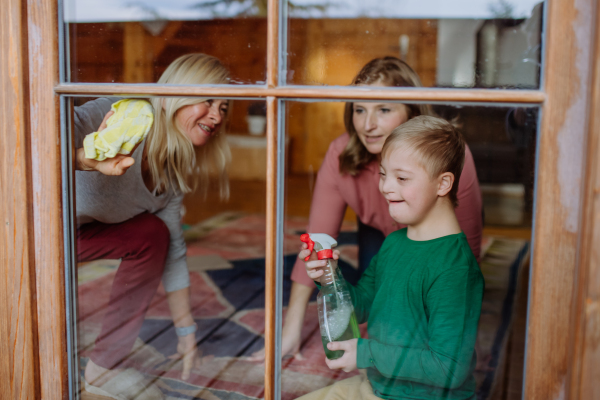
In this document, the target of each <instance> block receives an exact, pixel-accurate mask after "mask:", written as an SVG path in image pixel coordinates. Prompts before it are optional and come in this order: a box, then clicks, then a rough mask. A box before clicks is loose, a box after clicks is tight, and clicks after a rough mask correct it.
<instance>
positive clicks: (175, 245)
mask: <svg viewBox="0 0 600 400" xmlns="http://www.w3.org/2000/svg"><path fill="white" fill-rule="evenodd" d="M182 203H183V194H179V195H174V196H173V198H172V199H171V201H170V202H169V204H167V206H166V207H165V208H164V209H162V210H160V211H159V212H157V213H156V216H157V217H159V218H160V219H162V220H163V221H164V223H165V224H166V225H167V228H168V229H169V233H170V235H171V243H170V245H169V253H168V255H167V260H166V264H165V271H164V272H163V286H164V287H165V291H166V292H167V300H168V303H169V309H170V311H171V317H172V318H173V324H174V325H175V327H176V328H187V327H192V326H194V324H195V321H194V318H193V316H192V308H191V304H190V275H189V271H188V267H187V259H186V253H187V247H186V244H185V241H184V239H183V229H181V209H182ZM195 338H196V335H195V332H191V333H188V334H187V335H185V336H178V340H179V343H178V345H177V353H178V355H179V356H180V357H182V358H183V371H182V379H184V380H186V379H187V378H188V377H189V375H190V372H191V369H192V367H194V366H198V365H199V364H200V359H199V354H198V349H197V347H196V340H195Z"/></svg>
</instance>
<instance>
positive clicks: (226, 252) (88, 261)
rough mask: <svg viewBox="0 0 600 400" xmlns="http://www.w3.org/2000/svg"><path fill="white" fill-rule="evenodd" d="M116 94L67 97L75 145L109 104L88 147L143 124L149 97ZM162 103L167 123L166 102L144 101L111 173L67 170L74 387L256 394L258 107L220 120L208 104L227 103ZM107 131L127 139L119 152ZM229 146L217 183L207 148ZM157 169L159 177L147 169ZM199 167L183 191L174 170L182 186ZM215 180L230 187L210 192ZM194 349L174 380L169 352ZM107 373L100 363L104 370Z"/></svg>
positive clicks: (178, 394) (260, 244)
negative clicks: (128, 152) (128, 158)
mask: <svg viewBox="0 0 600 400" xmlns="http://www.w3.org/2000/svg"><path fill="white" fill-rule="evenodd" d="M117 100H119V99H118V98H99V99H83V98H72V99H71V104H74V109H72V110H70V111H72V112H73V114H72V115H73V116H74V124H73V126H74V128H73V131H71V132H70V137H72V138H73V147H74V149H75V151H76V152H78V154H79V151H81V150H80V149H82V148H84V147H85V148H86V150H87V149H88V146H90V143H89V142H87V141H85V142H84V137H85V136H86V135H87V134H92V133H94V132H95V131H96V130H97V128H98V126H99V125H100V122H101V121H102V118H103V117H104V115H105V113H106V112H107V111H108V110H109V109H110V108H111V106H112V107H115V108H116V110H117V113H116V114H115V116H114V117H113V118H114V120H113V121H111V123H110V124H109V127H108V128H107V130H102V131H101V132H100V133H98V135H97V136H96V137H95V139H94V136H92V139H93V140H92V141H91V152H92V153H91V155H92V156H93V155H94V154H97V155H98V156H101V155H102V154H105V155H107V156H110V155H111V154H110V151H111V150H112V149H115V148H117V149H127V146H128V143H130V142H132V141H135V140H134V139H135V138H136V137H137V136H138V135H142V134H143V132H144V129H145V128H146V127H147V126H149V122H148V119H147V115H148V114H147V112H148V109H146V108H145V107H146V106H147V103H146V104H144V103H141V104H140V102H141V101H142V100H135V101H133V102H130V103H119V105H116V104H115V103H114V102H115V101H117ZM163 101H166V103H164V107H165V109H167V110H173V114H174V117H173V119H174V124H169V123H166V122H165V119H166V118H167V117H166V112H165V111H164V110H163V111H162V113H160V114H157V113H156V111H155V110H156V109H157V107H160V105H161V104H163V103H161V99H160V98H153V99H150V102H151V103H152V104H153V106H152V107H151V108H150V109H149V111H150V113H151V115H153V116H154V122H153V125H152V128H150V130H149V132H148V134H147V136H146V138H145V139H143V141H142V142H141V144H140V145H139V146H138V147H136V148H135V150H133V153H132V154H133V158H134V160H135V163H134V164H133V165H132V166H130V167H129V169H128V170H127V171H126V172H125V173H124V174H123V175H121V176H109V175H106V174H110V173H111V171H114V168H111V166H110V160H115V158H110V157H109V158H107V160H106V161H103V162H102V163H103V167H100V166H96V167H95V168H96V169H97V170H100V169H101V170H103V171H104V172H105V173H106V174H104V173H101V172H97V171H82V170H78V171H76V173H75V184H74V189H75V207H76V208H75V210H76V224H77V227H76V229H77V230H76V235H75V236H76V257H77V259H76V264H75V265H77V269H76V271H73V273H74V274H76V276H77V283H78V284H77V296H76V297H77V306H78V313H77V321H76V326H77V332H76V336H77V337H78V346H77V349H71V350H74V351H77V353H76V354H77V357H74V358H75V359H78V360H79V372H80V375H79V376H80V377H81V388H82V389H81V390H82V392H81V393H82V395H83V398H84V399H85V398H91V397H86V396H91V395H90V393H95V394H101V392H100V391H99V389H102V390H107V391H108V392H109V393H111V391H113V392H114V391H116V390H117V389H116V388H117V387H118V386H119V385H121V387H123V388H124V389H123V391H124V392H125V393H121V395H123V396H125V395H127V396H130V395H133V394H135V392H140V391H141V390H147V391H148V394H149V393H151V391H156V392H160V393H162V395H164V396H165V398H167V397H168V398H169V399H190V398H260V397H262V396H263V395H264V367H263V366H262V365H261V364H260V363H256V362H250V361H248V360H247V359H246V358H247V357H248V356H250V355H252V354H253V353H254V352H256V351H260V350H261V349H262V348H263V346H264V329H265V328H264V327H265V324H264V308H265V286H264V282H265V204H266V201H265V193H266V184H265V179H266V137H265V135H264V110H265V103H264V101H249V100H248V101H245V102H242V101H239V102H238V101H230V102H229V110H230V114H231V116H230V117H229V118H228V119H229V121H228V122H229V123H228V124H225V125H223V124H224V122H219V121H217V117H216V116H214V114H213V112H214V111H215V110H213V108H215V109H216V110H222V109H223V107H225V105H224V104H225V103H224V102H225V101H226V100H223V99H215V100H208V101H207V100H205V99H195V98H169V99H163ZM138 106H139V108H135V107H138ZM123 107H125V109H124V108H123ZM175 110H176V111H175ZM67 111H69V110H67ZM134 112H135V113H136V114H135V116H136V119H135V120H134V119H133V116H134ZM246 114H249V116H248V118H245V116H246ZM223 118H225V119H227V117H222V119H221V121H222V120H223ZM246 121H248V122H246ZM261 121H262V122H261ZM161 126H164V127H167V126H169V127H170V128H168V129H167V128H164V129H160V128H158V127H161ZM173 126H178V127H180V128H172V127H173ZM219 126H220V129H219ZM138 128H140V129H139V130H138ZM140 131H141V132H142V133H140ZM110 133H112V135H111V134H110ZM116 133H118V135H117V134H116ZM116 138H125V139H127V140H125V141H124V143H123V144H122V145H120V146H121V147H118V143H119V142H118V139H116ZM129 139H131V140H129ZM87 140H89V139H87ZM190 142H191V143H192V144H193V146H190V145H189V144H190ZM103 144H107V146H108V148H107V149H106V151H105V148H104V147H103V146H102V145H103ZM165 149H166V151H164V150H165ZM229 150H230V151H231V156H232V158H233V160H234V162H233V163H232V164H231V166H230V168H229V169H228V171H229V173H228V176H229V178H228V179H226V180H225V181H221V182H220V180H219V177H220V176H221V175H220V174H219V173H218V172H219V171H221V168H220V167H219V165H220V164H219V163H220V162H221V161H222V160H221V159H220V158H219V156H220V155H227V154H228V152H229ZM164 155H166V156H167V157H168V158H167V160H166V161H165V160H164V159H161V158H160V157H161V156H164ZM117 157H118V156H117ZM194 157H195V162H194ZM211 158H215V162H214V163H211V164H209V161H208V160H211ZM161 160H162V161H161ZM84 161H85V162H86V163H87V164H88V165H90V164H89V163H91V161H90V160H88V159H86V160H84ZM194 163H195V165H196V166H195V167H194ZM125 164H126V163H125V161H123V164H122V165H125ZM157 164H159V168H157V170H158V171H163V172H164V174H163V175H160V174H157V175H155V173H153V170H152V166H153V165H157ZM167 166H168V167H167ZM174 166H175V167H174ZM177 166H179V168H178V169H177V168H176V167H177ZM198 167H201V168H202V167H213V168H212V169H211V170H210V171H211V172H210V174H209V175H208V181H206V182H204V181H202V180H200V181H199V185H198V187H197V188H196V190H191V191H189V192H188V193H185V194H184V195H183V194H181V191H182V190H183V189H182V188H183V185H182V184H180V183H178V182H179V181H178V180H177V176H179V177H180V178H182V182H188V183H190V182H192V181H193V178H194V176H201V174H200V172H198ZM190 174H191V175H190ZM161 179H164V180H161ZM155 182H164V183H165V185H163V186H161V185H160V184H155ZM227 183H228V185H229V190H230V195H229V196H228V198H227V197H226V198H222V196H221V189H222V188H226V185H225V184H227ZM176 185H178V186H176ZM174 324H175V326H177V327H178V328H181V330H180V332H179V334H181V335H183V336H182V337H178V332H177V329H176V328H175V326H174ZM194 327H196V328H194ZM194 329H195V332H194ZM194 344H196V345H197V349H198V353H197V354H198V356H199V358H198V360H197V361H196V360H195V361H194V362H195V363H194V365H193V368H191V370H190V371H189V373H190V375H189V377H183V376H182V374H183V372H184V368H183V366H184V365H185V364H182V362H181V361H179V360H178V359H177V358H178V357H177V354H182V353H185V354H191V353H189V349H193V347H194ZM173 355H175V356H174V357H172V356H173ZM123 368H130V369H129V370H127V371H126V372H123V371H122V370H118V369H123ZM105 369H110V370H111V372H109V373H108V374H104V375H102V373H103V372H105ZM113 375H114V379H115V380H113V381H112V382H108V383H106V384H105V383H104V381H105V380H107V379H109V378H111V377H112V376H113ZM84 379H85V380H87V384H86V383H85V382H84ZM138 379H139V380H140V383H139V384H138V383H135V382H136V380H138ZM92 381H93V382H92ZM90 384H92V385H94V386H95V387H91V386H90ZM86 385H87V386H86ZM111 388H112V389H111ZM144 388H146V389H144ZM113 395H114V393H113ZM94 398H95V397H94ZM131 398H133V397H131ZM156 398H158V397H156Z"/></svg>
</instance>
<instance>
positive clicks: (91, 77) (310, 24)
mask: <svg viewBox="0 0 600 400" xmlns="http://www.w3.org/2000/svg"><path fill="white" fill-rule="evenodd" d="M70 33H71V49H72V50H71V54H72V62H71V77H72V80H73V81H74V82H131V83H134V82H156V81H157V80H158V78H159V77H160V75H161V74H162V73H163V71H164V70H165V69H166V68H167V66H168V65H169V63H170V62H171V61H172V60H174V59H175V58H177V57H178V56H180V55H183V54H187V53H191V52H203V53H207V54H211V55H214V56H216V57H218V58H219V59H220V60H221V61H223V63H224V64H225V65H226V66H227V67H228V68H229V70H230V71H231V75H232V79H233V80H234V81H235V82H237V83H262V82H264V81H265V79H266V77H265V75H266V20H265V19H263V18H248V19H235V20H213V21H201V22H194V21H188V22H179V21H172V22H169V23H168V24H167V25H166V26H165V28H164V29H163V30H162V32H161V33H160V34H158V35H156V36H154V35H152V34H151V33H150V32H149V31H148V29H146V28H145V27H144V26H143V25H142V24H141V23H138V22H130V23H104V24H100V23H95V24H73V25H71V28H70ZM400 35H408V36H409V43H410V47H409V51H408V53H407V62H408V63H409V64H410V65H411V66H412V67H413V68H415V70H416V71H417V73H418V74H419V76H420V77H421V79H422V81H423V84H424V85H425V86H433V85H434V83H435V74H436V54H437V26H436V22H435V21H434V20H392V19H362V20H349V19H327V20H322V19H315V20H305V19H292V20H290V21H289V33H288V40H289V54H290V57H289V61H288V82H289V83H290V84H314V85H348V84H349V83H350V82H351V81H352V78H353V77H354V75H355V74H356V73H357V72H358V71H359V70H360V69H361V68H362V66H363V65H364V64H366V63H367V62H368V61H370V60H371V59H373V58H376V57H382V56H386V55H393V56H399V54H400V46H399V38H400ZM248 105H249V101H243V100H240V101H236V102H235V103H234V104H233V105H232V109H231V114H230V115H231V120H230V127H229V131H230V132H234V133H245V132H247V126H246V121H245V115H246V108H247V107H248ZM343 132H344V126H343V103H340V102H335V103H312V104H311V103H296V102H291V103H289V107H288V135H289V136H290V139H291V145H290V146H291V148H290V160H289V168H290V169H289V171H290V172H292V173H300V174H303V173H310V172H311V171H317V170H318V169H319V167H320V165H321V162H322V160H323V157H324V155H325V152H326V151H327V147H328V145H329V143H330V142H331V140H333V139H334V138H336V137H337V136H339V135H340V134H342V133H343Z"/></svg>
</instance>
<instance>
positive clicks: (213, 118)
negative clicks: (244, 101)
mask: <svg viewBox="0 0 600 400" xmlns="http://www.w3.org/2000/svg"><path fill="white" fill-rule="evenodd" d="M228 108H229V102H228V101H227V100H220V99H218V100H217V99H215V100H212V99H211V100H206V101H204V102H202V103H197V104H192V105H187V106H183V107H181V108H180V109H179V110H177V113H176V114H175V122H176V123H177V126H178V127H179V129H181V131H182V132H184V133H185V135H186V136H187V137H188V138H189V139H190V141H191V142H192V144H193V145H194V146H202V145H204V144H206V142H208V139H210V137H212V136H215V135H217V134H218V133H219V129H220V128H221V125H222V124H223V121H224V119H225V116H226V115H227V110H228Z"/></svg>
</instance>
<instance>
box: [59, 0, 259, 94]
mask: <svg viewBox="0 0 600 400" xmlns="http://www.w3.org/2000/svg"><path fill="white" fill-rule="evenodd" d="M64 10H65V14H64V18H65V22H66V23H67V28H68V33H69V39H70V42H69V53H70V54H69V59H70V70H71V76H70V77H69V79H70V81H71V82H103V83H111V82H116V83H153V82H156V81H157V80H158V78H159V77H160V76H161V74H162V73H163V71H164V70H165V69H166V67H167V66H168V65H169V63H170V62H171V61H172V60H174V59H175V58H177V57H179V56H181V55H183V54H187V53H196V52H199V53H207V54H211V55H214V56H216V57H218V58H219V59H220V60H222V61H223V63H224V64H225V65H227V67H228V68H229V69H230V71H231V83H237V84H255V83H261V82H264V81H265V79H266V37H267V34H266V10H267V8H266V1H263V0H255V1H246V2H238V1H222V2H221V1H219V2H214V1H206V0H189V1H187V0H186V1H176V2H172V1H171V2H169V1H163V0H158V1H156V0H142V1H135V2H121V1H108V2H97V1H91V0H66V1H65V6H64Z"/></svg>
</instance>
